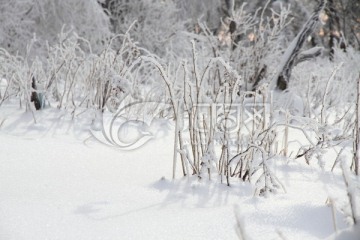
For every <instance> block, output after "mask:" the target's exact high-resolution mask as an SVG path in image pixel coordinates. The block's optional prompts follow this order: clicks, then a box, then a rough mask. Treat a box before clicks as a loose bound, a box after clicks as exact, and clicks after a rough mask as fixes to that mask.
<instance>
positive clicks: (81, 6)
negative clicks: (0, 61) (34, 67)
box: [0, 0, 112, 57]
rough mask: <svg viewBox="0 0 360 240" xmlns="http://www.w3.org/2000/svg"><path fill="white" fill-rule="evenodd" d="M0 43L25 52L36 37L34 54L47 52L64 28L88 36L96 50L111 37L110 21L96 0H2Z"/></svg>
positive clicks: (32, 52) (22, 52)
mask: <svg viewBox="0 0 360 240" xmlns="http://www.w3.org/2000/svg"><path fill="white" fill-rule="evenodd" d="M0 12H1V14H0V22H1V26H0V47H2V48H5V49H7V51H8V52H10V53H11V54H16V53H17V54H19V55H22V56H23V55H24V54H25V53H26V48H27V45H28V44H29V41H30V40H31V39H33V46H32V48H31V52H29V53H28V54H30V56H31V57H35V56H38V57H42V56H44V55H46V52H47V46H48V45H50V46H51V45H52V44H54V43H56V42H57V39H58V34H59V33H60V32H61V30H62V28H64V29H65V30H66V31H74V32H76V33H77V34H78V35H79V36H80V37H83V38H85V39H87V40H88V41H89V42H90V44H91V46H92V50H93V51H94V52H99V51H101V50H102V49H103V48H104V47H105V46H106V43H107V42H108V40H109V39H110V38H111V35H112V34H111V32H110V26H109V24H110V22H109V19H108V16H107V15H106V14H105V13H104V11H103V10H102V8H101V7H100V5H99V4H98V2H97V1H96V0H90V1H89V0H78V1H72V0H62V1H53V0H43V1H34V0H25V1H19V0H14V1H1V2H0Z"/></svg>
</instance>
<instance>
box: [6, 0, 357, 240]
mask: <svg viewBox="0 0 360 240" xmlns="http://www.w3.org/2000/svg"><path fill="white" fill-rule="evenodd" d="M0 80H1V81H0V111H3V113H5V112H6V111H9V109H15V108H19V106H20V109H21V111H25V112H26V113H29V114H30V115H31V119H27V120H28V121H31V122H32V123H33V124H35V125H36V124H38V123H39V122H41V121H39V116H42V117H43V115H41V114H42V112H46V111H49V109H59V110H61V111H65V112H67V113H68V114H69V115H70V116H71V118H72V119H78V118H82V117H84V116H85V117H86V118H87V119H89V121H91V124H90V125H89V128H88V129H87V130H90V131H91V137H89V138H88V139H87V140H86V141H88V140H89V139H90V140H89V141H92V140H94V139H95V140H97V141H100V142H103V143H105V144H106V145H108V146H112V147H117V148H120V149H122V150H124V151H126V150H136V151H141V148H142V146H144V145H146V144H147V142H148V141H150V140H151V139H152V138H153V137H154V135H151V134H153V133H151V132H149V131H150V130H149V129H150V127H154V126H155V127H157V131H159V129H160V130H162V131H165V130H164V129H166V131H169V132H171V134H172V135H171V136H172V137H173V138H172V140H173V142H172V143H171V144H169V146H171V148H172V156H171V159H166V161H169V162H172V169H169V171H171V177H172V178H173V179H177V178H181V177H188V178H190V179H191V181H193V182H196V181H205V182H206V181H209V182H213V181H215V182H218V183H220V184H223V185H226V186H234V185H235V186H236V187H241V186H237V183H238V182H239V181H240V182H249V183H251V186H253V194H254V196H264V197H269V196H271V195H273V194H277V193H281V194H282V193H286V192H287V190H286V186H284V184H283V181H282V180H281V177H280V178H279V177H278V176H277V173H275V172H274V166H276V162H278V161H282V162H286V163H289V162H294V161H296V162H301V163H303V164H304V165H310V166H313V167H315V168H317V169H319V170H321V171H322V172H326V173H328V174H334V176H337V177H339V178H336V179H338V181H337V184H340V185H339V186H341V187H339V188H340V189H341V190H337V191H334V192H336V193H334V194H335V195H336V196H337V197H333V198H332V197H331V196H329V198H328V200H327V204H329V205H331V206H332V209H333V213H334V212H336V211H338V212H339V213H341V215H342V216H343V218H344V219H346V223H347V226H349V227H350V228H351V227H352V226H358V225H359V221H360V213H359V211H360V195H359V191H360V189H359V184H360V180H359V174H360V173H359V171H360V167H359V163H360V160H359V159H360V105H359V103H360V2H359V1H358V0H339V1H335V0H327V1H324V0H317V1H314V0H302V1H299V0H269V1H263V0H252V1H243V0H196V1H195V0H137V1H130V0H102V1H100V0H76V1H74V0H62V1H57V0H42V1H37V0H21V1H20V0H12V1H4V0H2V1H0ZM5 115H6V114H5ZM5 115H4V116H5ZM4 116H2V117H3V118H0V129H1V128H3V129H6V118H7V117H4ZM133 126H135V127H136V129H137V130H138V131H139V132H140V133H141V134H142V135H141V134H140V136H138V135H136V136H135V137H134V136H131V135H126V134H129V129H128V131H126V128H131V127H133ZM124 129H125V130H124ZM139 129H140V130H139ZM168 129H171V130H168ZM139 132H138V133H139ZM144 133H145V134H144ZM121 134H123V135H121ZM149 134H150V135H151V137H148V136H149ZM160 174H161V173H160ZM331 176H332V175H331ZM209 182H207V184H210V183H209ZM336 189H337V188H336ZM335 195H334V196H335ZM339 196H341V197H339ZM235 215H236V214H235ZM236 216H237V215H236ZM333 218H334V220H333V221H334V222H336V220H335V217H334V214H333ZM236 219H237V222H236V231H237V233H238V237H239V238H241V239H251V233H249V232H247V230H246V229H244V225H243V224H244V223H243V221H242V218H241V216H238V217H237V218H236ZM335 228H336V223H335ZM353 229H355V230H351V231H353V233H352V234H353V235H352V236H353V237H356V236H358V235H357V234H359V233H360V230H359V228H357V229H356V227H354V228H353ZM246 232H247V233H246ZM279 236H280V237H281V238H282V239H283V236H282V235H281V234H280V233H279ZM339 236H340V235H339ZM289 239H292V238H291V237H290V238H289ZM339 239H343V238H340V237H339ZM344 239H345V238H344ZM354 239H355V238H354Z"/></svg>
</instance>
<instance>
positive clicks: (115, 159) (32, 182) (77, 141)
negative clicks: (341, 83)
mask: <svg viewBox="0 0 360 240" xmlns="http://www.w3.org/2000/svg"><path fill="white" fill-rule="evenodd" d="M77 113H79V112H77ZM88 115H89V113H84V114H80V115H78V116H77V117H75V118H74V119H72V116H71V114H70V113H66V112H65V111H62V110H57V109H51V108H50V109H45V110H43V111H41V112H36V118H37V123H36V124H34V121H33V118H32V115H31V113H29V112H27V113H24V110H19V109H17V107H14V106H2V107H1V109H0V126H1V127H0V143H1V144H0V196H1V197H0V239H1V240H32V239H34V240H39V239H51V240H54V239H66V240H82V239H84V240H85V239H86V240H92V239H94V240H95V239H97V240H98V239H103V240H110V239H111V240H113V239H148V240H149V239H207V240H210V239H239V238H238V236H237V235H236V227H235V226H236V219H235V215H236V214H235V211H238V212H237V215H238V216H240V217H241V222H243V223H244V230H245V232H246V234H247V235H248V236H249V237H250V239H302V240H303V239H309V240H310V239H326V238H329V239H333V238H334V236H335V235H333V234H334V233H335V230H334V224H333V219H332V208H331V207H330V206H329V205H328V204H327V199H328V196H330V195H331V194H332V193H331V189H341V188H342V185H341V184H340V183H339V182H341V181H339V179H341V175H340V174H338V175H336V174H335V175H332V174H329V173H327V172H324V171H323V170H321V168H320V167H319V166H317V165H316V164H312V165H310V166H309V165H306V164H305V161H304V160H301V159H298V160H296V161H287V160H282V159H279V160H277V161H276V162H275V163H274V169H275V173H276V176H277V177H278V178H279V180H280V181H281V182H282V184H284V186H285V189H286V193H284V192H282V191H279V192H278V193H277V194H274V195H270V196H269V197H267V198H263V197H254V196H253V194H254V188H253V186H251V185H250V184H249V183H243V182H241V181H236V180H233V182H232V186H231V187H227V186H226V185H225V184H224V185H222V184H219V183H218V182H217V181H216V180H212V181H209V180H201V181H199V180H197V179H196V178H195V177H189V178H183V177H181V174H180V172H178V173H177V179H176V180H171V176H172V154H173V153H172V149H173V134H172V126H171V127H170V129H169V130H165V131H164V134H163V136H162V137H157V138H154V139H153V140H151V141H149V142H148V143H147V144H145V145H144V146H143V147H141V148H140V149H137V150H133V151H120V150H119V149H117V148H111V147H108V146H105V145H103V144H100V143H99V142H97V141H94V140H92V139H89V136H90V134H89V131H88V130H89V129H90V126H91V121H90V120H89V119H91V118H90V117H89V116H88ZM1 122H3V123H2V125H1ZM161 130H164V129H161ZM330 165H331V164H330ZM335 215H336V224H337V228H338V229H339V230H344V229H346V228H347V227H348V225H347V224H346V222H345V218H344V216H343V215H342V213H340V212H337V211H336V214H335ZM358 233H359V231H358V230H357V229H353V230H352V229H350V230H346V231H345V232H343V233H342V235H344V236H345V235H346V236H349V235H350V238H340V237H341V235H340V236H339V238H337V239H360V238H357V236H358Z"/></svg>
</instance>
